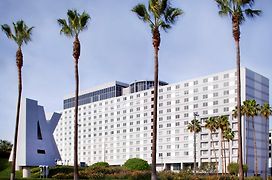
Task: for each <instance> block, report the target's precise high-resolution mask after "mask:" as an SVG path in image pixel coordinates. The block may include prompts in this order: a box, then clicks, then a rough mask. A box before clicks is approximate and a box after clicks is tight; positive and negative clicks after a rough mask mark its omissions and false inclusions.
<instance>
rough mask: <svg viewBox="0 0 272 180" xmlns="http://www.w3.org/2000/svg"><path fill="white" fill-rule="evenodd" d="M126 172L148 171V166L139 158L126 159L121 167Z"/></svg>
mask: <svg viewBox="0 0 272 180" xmlns="http://www.w3.org/2000/svg"><path fill="white" fill-rule="evenodd" d="M123 167H124V168H126V169H128V170H149V169H150V166H149V164H148V163H147V161H145V160H143V159H140V158H132V159H128V160H127V161H126V162H125V164H124V165H123Z"/></svg>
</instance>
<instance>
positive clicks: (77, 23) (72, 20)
mask: <svg viewBox="0 0 272 180" xmlns="http://www.w3.org/2000/svg"><path fill="white" fill-rule="evenodd" d="M67 18H68V20H67V21H66V20H65V19H58V24H59V25H60V27H61V30H60V33H61V34H64V35H65V36H67V37H74V38H75V39H74V42H73V57H74V65H75V82H76V89H75V121H74V179H75V180H77V179H79V177H78V91H79V74H78V60H79V56H80V41H79V38H78V36H79V33H80V32H82V31H83V30H85V29H86V28H87V24H88V22H89V20H90V16H89V14H88V13H86V12H85V11H84V12H83V13H82V14H79V13H78V12H77V10H68V11H67Z"/></svg>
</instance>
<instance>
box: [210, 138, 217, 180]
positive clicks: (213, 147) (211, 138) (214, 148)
mask: <svg viewBox="0 0 272 180" xmlns="http://www.w3.org/2000/svg"><path fill="white" fill-rule="evenodd" d="M211 139H212V144H213V152H214V157H215V166H216V176H217V177H218V163H217V157H216V152H215V147H214V142H213V138H212V134H211Z"/></svg>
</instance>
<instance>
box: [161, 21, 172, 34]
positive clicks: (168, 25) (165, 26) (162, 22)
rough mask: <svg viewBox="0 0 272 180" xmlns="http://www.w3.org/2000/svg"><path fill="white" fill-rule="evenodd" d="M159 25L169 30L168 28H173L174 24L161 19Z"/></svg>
mask: <svg viewBox="0 0 272 180" xmlns="http://www.w3.org/2000/svg"><path fill="white" fill-rule="evenodd" d="M159 27H161V28H162V29H163V30H164V31H165V32H167V30H168V29H171V27H172V26H171V25H170V24H169V23H166V22H164V21H163V20H160V21H159Z"/></svg>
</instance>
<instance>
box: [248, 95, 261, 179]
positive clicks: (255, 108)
mask: <svg viewBox="0 0 272 180" xmlns="http://www.w3.org/2000/svg"><path fill="white" fill-rule="evenodd" d="M244 108H245V114H247V116H248V117H250V118H251V123H252V129H253V144H254V161H255V166H254V175H258V153H257V142H256V131H255V122H254V117H255V116H258V114H259V111H260V105H259V104H257V102H256V101H255V100H254V99H252V100H246V103H245V107H244Z"/></svg>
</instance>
